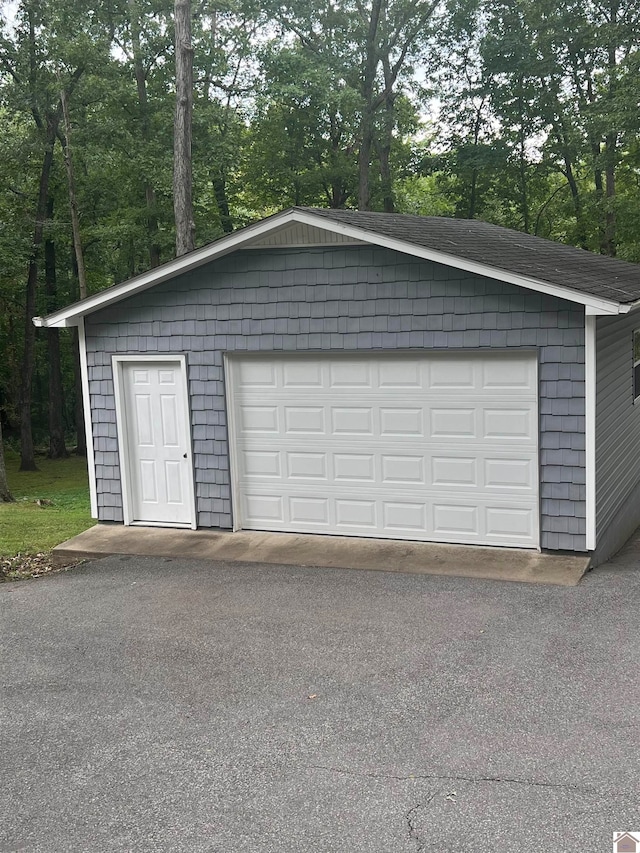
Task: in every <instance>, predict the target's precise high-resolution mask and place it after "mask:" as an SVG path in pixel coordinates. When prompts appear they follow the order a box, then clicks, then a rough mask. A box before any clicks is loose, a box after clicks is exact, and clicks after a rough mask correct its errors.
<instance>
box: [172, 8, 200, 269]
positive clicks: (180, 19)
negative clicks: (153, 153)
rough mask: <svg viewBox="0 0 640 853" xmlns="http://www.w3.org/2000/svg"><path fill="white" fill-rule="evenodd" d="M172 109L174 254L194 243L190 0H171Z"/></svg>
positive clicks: (191, 246) (184, 251)
mask: <svg viewBox="0 0 640 853" xmlns="http://www.w3.org/2000/svg"><path fill="white" fill-rule="evenodd" d="M174 15H175V49H176V111H175V119H174V127H173V211H174V217H175V222H176V255H178V256H180V255H184V254H186V253H187V252H191V251H193V249H194V247H195V225H194V222H193V197H192V192H193V189H192V171H191V124H192V116H193V47H192V46H191V2H190V0H175V6H174Z"/></svg>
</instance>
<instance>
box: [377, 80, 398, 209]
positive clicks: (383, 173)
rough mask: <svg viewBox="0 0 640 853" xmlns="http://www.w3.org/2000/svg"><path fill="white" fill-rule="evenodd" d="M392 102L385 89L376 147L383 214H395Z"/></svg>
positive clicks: (393, 109) (393, 110)
mask: <svg viewBox="0 0 640 853" xmlns="http://www.w3.org/2000/svg"><path fill="white" fill-rule="evenodd" d="M394 100H395V98H394V95H393V94H392V93H391V91H390V89H389V88H387V95H386V97H385V99H384V112H383V116H382V122H383V129H382V139H381V141H380V144H379V146H378V157H379V159H380V182H381V187H382V205H383V210H384V212H385V213H395V209H396V203H395V198H394V195H393V180H392V178H391V143H392V140H393V125H394V112H395V107H394Z"/></svg>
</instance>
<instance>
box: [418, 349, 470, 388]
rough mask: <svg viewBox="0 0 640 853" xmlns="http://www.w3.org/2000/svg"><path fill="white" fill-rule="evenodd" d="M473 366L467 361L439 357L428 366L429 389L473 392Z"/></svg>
mask: <svg viewBox="0 0 640 853" xmlns="http://www.w3.org/2000/svg"><path fill="white" fill-rule="evenodd" d="M475 387H476V370H475V365H474V364H473V363H472V362H471V361H469V360H463V359H460V358H447V357H441V358H438V359H437V360H434V361H432V362H431V363H430V364H429V388H430V389H432V390H444V389H454V390H455V391H458V392H459V391H462V390H474V389H475Z"/></svg>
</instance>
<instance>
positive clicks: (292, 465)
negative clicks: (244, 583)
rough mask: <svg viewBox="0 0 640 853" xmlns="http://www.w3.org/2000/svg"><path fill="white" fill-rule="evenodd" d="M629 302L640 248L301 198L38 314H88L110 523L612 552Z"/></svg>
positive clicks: (624, 421)
mask: <svg viewBox="0 0 640 853" xmlns="http://www.w3.org/2000/svg"><path fill="white" fill-rule="evenodd" d="M638 316H640V276H639V273H638V266H637V265H636V264H629V263H627V262H625V261H621V260H618V259H615V258H605V257H603V256H601V255H596V254H592V253H590V252H586V251H584V250H583V249H576V248H572V247H571V246H564V245H561V244H559V243H552V242H550V241H549V240H543V239H540V238H539V237H535V236H533V235H530V234H521V233H516V232H514V231H510V230H508V229H506V228H501V227H499V226H497V225H490V224H488V223H485V222H479V221H477V220H471V221H466V220H459V219H447V218H443V217H422V216H411V215H405V214H396V213H393V214H391V213H388V214H387V213H373V212H370V211H357V210H328V209H327V210H323V209H311V208H299V207H296V208H291V209H290V210H286V211H282V212H281V213H278V214H274V215H273V216H271V217H268V218H266V219H264V220H262V221H260V222H256V223H253V224H251V225H247V226H246V227H245V228H243V229H241V230H239V231H237V232H234V233H232V234H227V235H225V236H223V237H220V239H219V240H216V241H214V242H213V243H210V244H208V245H206V246H202V247H201V248H199V249H197V250H195V251H194V252H191V253H189V254H187V255H184V256H181V257H179V258H176V259H174V260H172V261H170V262H168V263H166V264H164V265H162V266H161V267H158V268H156V269H152V270H149V271H147V272H144V273H141V274H140V275H138V276H136V277H135V278H132V279H130V280H128V281H125V282H122V283H120V284H117V285H114V286H113V287H110V288H107V289H106V290H104V291H100V292H98V293H95V294H93V295H92V296H90V297H87V299H84V300H81V301H80V302H77V303H75V304H74V305H70V306H68V307H67V308H62V309H60V310H58V311H56V312H55V313H53V314H51V315H49V316H48V317H44V318H43V317H36V318H34V322H35V323H36V325H38V326H42V327H44V328H65V327H77V329H78V341H79V349H80V367H81V373H82V377H83V379H82V381H83V399H84V412H85V422H86V433H87V436H89V437H91V439H92V440H89V441H88V442H87V461H88V471H89V487H90V495H91V511H92V515H93V516H94V517H95V518H97V519H98V521H99V522H101V523H105V524H114V523H115V524H124V525H132V524H134V525H135V524H140V525H148V526H150V527H163V526H168V527H180V526H182V527H190V528H196V529H198V530H210V531H220V532H232V531H234V530H243V529H244V530H264V531H274V532H278V531H292V532H300V533H305V534H316V533H317V534H333V535H337V536H354V537H358V536H360V537H366V538H371V537H377V538H378V539H380V540H381V541H382V540H384V539H397V540H405V539H406V540H415V541H416V542H420V541H423V542H449V543H453V544H468V545H492V546H493V545H497V546H504V547H512V548H528V549H540V550H542V551H552V552H560V553H562V552H576V553H586V552H588V553H589V554H590V555H591V561H592V565H599V564H600V563H602V562H604V561H605V560H607V559H608V558H609V557H610V556H612V555H613V554H614V553H616V551H617V550H618V549H619V548H620V547H622V545H623V544H624V542H625V541H626V540H627V539H628V537H629V536H630V535H631V534H632V533H633V531H634V530H635V529H636V528H637V526H638V524H640V405H638V401H639V400H640V397H639V396H638V390H637V382H636V377H637V368H638V365H637V361H638V359H637V354H636V352H635V349H634V341H635V340H636V339H637V338H638V337H639V336H640V320H639V319H638ZM176 366H179V371H178V372H179V377H178V373H175V370H176ZM168 368H169V369H170V370H171V371H174V373H175V376H176V379H178V378H179V382H177V383H176V389H175V395H174V392H173V391H170V390H169V385H168V384H167V383H168V380H169V373H168V372H167V370H168ZM161 374H162V376H161ZM147 378H148V379H149V380H150V381H149V382H147V381H146V380H147ZM132 383H133V384H132ZM129 386H131V388H129ZM133 386H135V388H134V387H133ZM147 386H149V387H148V388H147ZM178 386H179V387H178ZM167 394H169V396H170V397H171V399H169V398H168V397H167ZM149 395H150V396H149ZM172 395H173V396H172ZM134 398H135V400H134ZM147 398H148V399H147ZM174 403H175V406H174ZM134 404H135V405H134ZM136 407H137V408H136ZM174 411H175V413H177V414H176V418H178V420H176V418H173V414H172V413H173V412H174ZM163 418H164V419H163ZM178 422H179V423H180V430H179V431H176V430H174V429H173V427H174V426H175V424H177V423H178ZM327 544H328V542H327V540H326V538H325V539H324V540H322V539H321V538H319V544H318V547H325V546H326V545H327Z"/></svg>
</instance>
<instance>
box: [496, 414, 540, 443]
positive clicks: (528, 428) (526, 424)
mask: <svg viewBox="0 0 640 853" xmlns="http://www.w3.org/2000/svg"><path fill="white" fill-rule="evenodd" d="M482 422H483V429H482V437H483V438H484V439H492V440H494V441H496V440H500V441H522V440H523V439H525V440H529V441H532V442H533V441H535V435H536V433H537V418H534V416H533V412H532V411H531V408H530V407H526V408H525V407H522V408H520V407H519V408H511V409H509V408H506V407H505V408H500V409H484V411H483V413H482Z"/></svg>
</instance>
